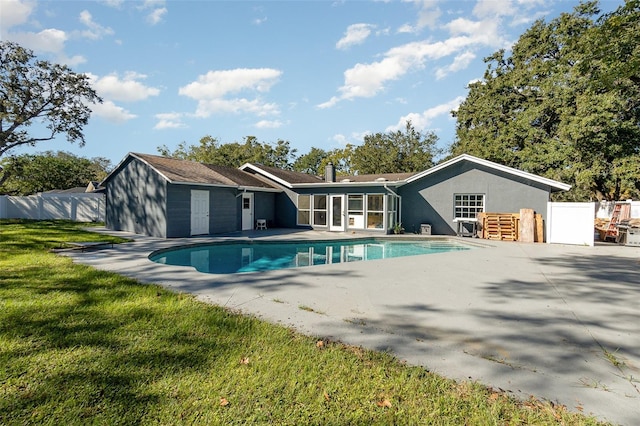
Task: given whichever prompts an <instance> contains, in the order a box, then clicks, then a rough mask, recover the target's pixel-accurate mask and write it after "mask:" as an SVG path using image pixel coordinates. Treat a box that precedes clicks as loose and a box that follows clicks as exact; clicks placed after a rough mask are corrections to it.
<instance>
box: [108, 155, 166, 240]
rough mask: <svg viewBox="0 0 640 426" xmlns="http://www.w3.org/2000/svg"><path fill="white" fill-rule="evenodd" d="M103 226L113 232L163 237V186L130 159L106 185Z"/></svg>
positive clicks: (139, 163) (164, 226) (151, 174)
mask: <svg viewBox="0 0 640 426" xmlns="http://www.w3.org/2000/svg"><path fill="white" fill-rule="evenodd" d="M106 185H107V206H106V218H105V225H106V227H107V228H108V229H113V230H115V231H127V232H135V233H137V234H144V235H151V236H154V237H161V238H164V237H166V236H167V220H166V209H165V199H166V194H167V188H166V182H165V180H164V179H162V178H161V177H160V176H159V175H158V174H157V173H155V172H154V171H153V170H151V169H150V168H149V167H148V166H147V165H146V164H144V163H143V162H141V161H139V160H137V159H135V158H131V159H130V160H129V162H128V163H127V164H125V165H124V166H123V168H122V169H121V170H120V172H118V173H116V174H114V175H113V176H112V177H111V179H110V180H109V181H108V182H107V183H106Z"/></svg>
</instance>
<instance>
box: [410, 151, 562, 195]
mask: <svg viewBox="0 0 640 426" xmlns="http://www.w3.org/2000/svg"><path fill="white" fill-rule="evenodd" d="M463 161H468V162H471V163H475V164H478V165H481V166H484V167H487V168H490V169H493V170H497V171H500V172H503V173H507V174H510V175H513V176H517V177H520V178H524V179H528V180H531V181H533V182H537V183H540V184H542V185H546V186H549V187H550V188H552V189H555V190H558V191H568V190H569V189H571V185H567V184H566V183H562V182H558V181H557V180H553V179H548V178H545V177H542V176H538V175H535V174H533V173H529V172H524V171H522V170H518V169H514V168H513V167H509V166H504V165H502V164H498V163H494V162H493V161H489V160H483V159H482V158H478V157H474V156H473V155H468V154H462V155H459V156H457V157H455V158H452V159H450V160H447V161H445V162H442V163H440V164H438V165H436V166H433V167H431V168H430V169H427V170H425V171H423V172H420V173H416V174H414V175H413V176H411V177H410V178H408V179H407V180H406V183H411V182H415V181H416V180H419V179H422V178H423V177H425V176H428V175H431V174H433V173H436V172H438V171H440V170H443V169H445V168H447V167H451V166H452V165H454V164H457V163H460V162H463Z"/></svg>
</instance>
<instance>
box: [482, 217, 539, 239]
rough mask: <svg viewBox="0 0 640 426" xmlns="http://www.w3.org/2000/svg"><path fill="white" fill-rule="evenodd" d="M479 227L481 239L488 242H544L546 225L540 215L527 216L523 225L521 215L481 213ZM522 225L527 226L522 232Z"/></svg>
mask: <svg viewBox="0 0 640 426" xmlns="http://www.w3.org/2000/svg"><path fill="white" fill-rule="evenodd" d="M530 216H533V217H530ZM532 219H533V220H532ZM478 225H479V228H480V229H479V236H480V238H484V239H487V240H499V241H524V242H542V241H544V224H543V221H542V215H540V214H531V215H527V220H525V223H521V218H520V214H519V213H479V214H478ZM522 225H526V226H525V229H524V230H523V231H522V232H521V230H520V228H522ZM525 230H526V232H525ZM521 234H522V235H521Z"/></svg>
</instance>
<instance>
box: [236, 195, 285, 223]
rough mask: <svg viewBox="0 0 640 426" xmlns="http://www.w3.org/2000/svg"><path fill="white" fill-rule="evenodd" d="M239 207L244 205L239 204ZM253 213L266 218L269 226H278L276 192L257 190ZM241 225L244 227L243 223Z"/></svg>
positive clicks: (254, 196)
mask: <svg viewBox="0 0 640 426" xmlns="http://www.w3.org/2000/svg"><path fill="white" fill-rule="evenodd" d="M239 208H242V207H241V206H239ZM253 214H254V216H253V217H254V218H256V219H266V220H267V223H268V224H269V226H276V194H275V193H273V192H255V193H254V195H253ZM240 219H242V218H240ZM240 227H242V223H241V224H240Z"/></svg>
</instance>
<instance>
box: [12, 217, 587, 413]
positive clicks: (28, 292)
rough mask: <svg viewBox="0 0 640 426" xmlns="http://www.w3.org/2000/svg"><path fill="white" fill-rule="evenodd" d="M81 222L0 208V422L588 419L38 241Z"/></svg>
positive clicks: (71, 231)
mask: <svg viewBox="0 0 640 426" xmlns="http://www.w3.org/2000/svg"><path fill="white" fill-rule="evenodd" d="M83 226H87V225H86V224H74V223H71V222H60V221H43V222H34V221H16V220H2V221H0V424H3V425H18V424H20V425H22V424H51V425H54V424H55V425H61V424H64V425H74V424H82V425H84V424H265V423H271V424H281V425H287V424H290V425H301V424H323V425H325V424H326V425H331V424H336V425H338V424H339V425H343V424H356V425H359V424H364V425H369V424H383V425H386V424H402V425H414V424H455V425H465V424H466V425H476V424H477V425H491V424H496V425H506V424H509V425H520V424H568V425H569V424H570V425H592V424H597V422H596V421H595V420H594V419H592V418H587V417H584V416H581V415H578V414H574V413H569V412H568V411H567V410H566V409H564V407H561V406H554V405H552V404H549V403H542V402H540V401H536V400H533V399H532V400H529V401H515V400H513V399H511V398H509V397H507V396H506V395H504V394H502V393H500V392H495V391H493V390H491V389H488V388H485V387H483V386H481V385H479V384H477V383H470V382H455V381H451V380H447V379H445V378H442V377H439V376H437V375H434V374H431V373H429V372H428V371H426V370H425V369H423V368H419V367H411V366H407V365H404V364H403V363H401V362H399V361H398V360H397V359H395V358H394V357H393V356H391V355H390V354H386V353H379V352H372V351H368V350H364V349H362V348H359V347H352V346H348V345H343V344H340V343H335V342H325V341H322V340H321V339H320V338H318V337H308V336H303V335H300V334H297V333H295V332H293V331H292V330H290V329H287V328H284V327H281V326H276V325H272V324H269V323H266V322H263V321H260V320H258V319H256V318H252V317H248V316H243V315H239V314H236V313H234V312H231V311H229V310H227V309H224V308H222V307H217V306H211V305H207V304H205V303H202V302H199V301H197V300H195V299H194V298H193V297H191V296H188V295H184V294H175V293H172V292H169V291H166V290H164V289H162V288H161V287H158V286H152V285H143V284H140V283H137V282H136V281H134V280H131V279H128V278H124V277H121V276H119V275H116V274H113V273H107V272H102V271H98V270H95V269H92V268H89V267H86V266H81V265H75V264H73V263H72V262H71V261H70V260H69V259H68V258H65V257H62V256H58V255H56V254H54V253H51V252H50V251H49V249H52V248H58V247H60V246H64V242H65V241H104V240H106V239H110V241H114V242H118V240H117V239H115V238H113V237H105V236H104V235H98V234H94V233H91V232H86V231H83V230H82V229H81V228H82V227H83Z"/></svg>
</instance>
